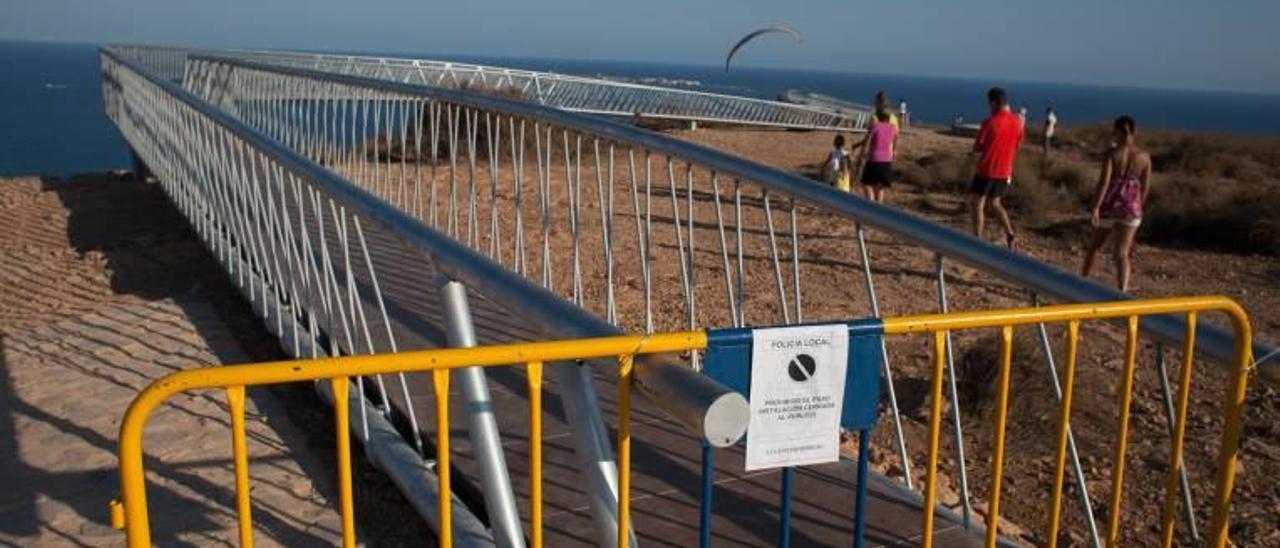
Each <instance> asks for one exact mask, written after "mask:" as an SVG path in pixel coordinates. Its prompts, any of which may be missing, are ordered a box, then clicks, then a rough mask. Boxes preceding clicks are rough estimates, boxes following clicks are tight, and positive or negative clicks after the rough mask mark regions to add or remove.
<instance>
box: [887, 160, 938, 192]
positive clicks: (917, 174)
mask: <svg viewBox="0 0 1280 548" xmlns="http://www.w3.org/2000/svg"><path fill="white" fill-rule="evenodd" d="M896 171H897V176H898V181H899V182H901V183H902V184H905V185H911V186H915V187H919V188H921V189H928V188H929V187H931V186H933V182H934V181H935V179H934V177H933V174H931V173H929V170H927V169H925V168H923V167H921V166H920V164H917V163H915V162H903V163H902V165H901V166H900V167H898V168H896Z"/></svg>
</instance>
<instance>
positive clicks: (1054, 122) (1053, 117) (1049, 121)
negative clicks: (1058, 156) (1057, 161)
mask: <svg viewBox="0 0 1280 548" xmlns="http://www.w3.org/2000/svg"><path fill="white" fill-rule="evenodd" d="M1057 129H1058V113H1057V112H1054V111H1053V107H1049V108H1048V109H1046V110H1045V111H1044V135H1043V137H1044V140H1043V141H1042V142H1041V146H1042V147H1043V148H1044V153H1045V154H1049V149H1050V148H1052V147H1053V133H1054V132H1055V131H1057Z"/></svg>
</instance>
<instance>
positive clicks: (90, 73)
mask: <svg viewBox="0 0 1280 548" xmlns="http://www.w3.org/2000/svg"><path fill="white" fill-rule="evenodd" d="M398 55H402V56H410V57H413V56H416V57H426V58H437V59H448V60H456V61H461V62H473V63H482V64H491V65H499V66H510V67H513V68H524V69H532V70H544V71H551V72H562V73H567V74H577V75H583V76H592V77H605V78H610V79H616V80H619V81H629V82H638V83H646V84H654V85H672V86H675V87H686V88H688V87H696V89H698V90H701V91H708V92H713V93H727V94H737V95H745V96H750V97H757V98H763V99H776V98H777V96H778V95H779V94H780V93H782V92H783V91H785V90H788V89H798V90H805V91H812V92H817V93H822V94H824V95H830V96H833V97H837V98H840V99H844V100H849V101H853V102H868V101H869V100H870V97H871V96H872V95H873V94H874V93H875V92H876V91H878V90H886V91H887V92H888V93H889V94H890V96H891V97H892V102H893V104H894V105H896V104H897V102H898V100H899V99H901V98H906V99H907V101H908V106H909V108H910V110H911V112H912V120H913V121H914V122H916V123H918V124H929V125H935V126H946V125H948V124H949V123H950V121H951V120H952V119H953V118H954V116H955V115H956V114H962V115H964V117H965V118H966V119H967V120H980V119H981V118H982V117H983V113H982V109H983V102H982V94H983V93H984V92H985V91H986V88H987V87H988V86H990V85H994V84H999V85H1004V86H1006V87H1008V89H1009V91H1010V95H1011V97H1012V100H1013V102H1014V104H1015V106H1025V107H1027V109H1028V110H1029V112H1030V122H1031V124H1032V125H1037V124H1038V123H1039V122H1040V120H1041V118H1042V117H1043V112H1044V109H1045V108H1046V107H1047V106H1050V105H1052V106H1054V107H1055V108H1056V109H1057V111H1058V113H1059V116H1060V119H1061V123H1062V125H1063V127H1078V126H1087V125H1091V124H1096V123H1103V122H1105V121H1107V120H1110V119H1111V118H1113V117H1115V116H1116V115H1119V114H1129V115H1131V116H1134V117H1135V118H1137V119H1138V122H1139V125H1140V127H1142V128H1158V129H1168V130H1178V131H1192V132H1211V133H1226V134H1233V135H1253V136H1275V137H1280V95H1265V94H1251V93H1245V92H1216V91H1186V90H1173V89H1140V88H1124V87H1107V86H1086V85H1080V84H1052V83H1037V82H998V81H986V80H976V79H957V78H934V77H924V76H900V75H887V74H856V73H846V72H833V71H819V70H785V69H772V68H750V67H742V68H734V70H733V71H731V72H729V73H725V72H724V70H723V69H722V68H720V67H711V66H691V65H674V64H656V63H636V62H606V61H591V60H567V59H534V58H525V59H521V58H494V57H474V56H458V55H445V54H438V55H437V54H421V53H401V54H398ZM0 61H2V62H3V63H2V64H3V66H4V67H5V70H6V74H5V78H4V80H3V81H0V119H3V120H6V121H7V126H6V128H5V129H3V130H0V175H15V174H48V175H69V174H72V173H79V172H91V171H106V170H110V169H117V168H123V167H127V166H128V149H127V148H126V147H125V145H124V142H123V141H122V140H121V139H120V136H119V134H118V133H117V131H116V129H115V128H114V126H112V125H111V124H110V122H109V121H108V120H107V119H106V116H105V115H104V114H103V112H102V103H101V96H100V87H101V84H100V81H99V75H98V58H97V46H95V45H92V44H72V43H56V42H14V41H0Z"/></svg>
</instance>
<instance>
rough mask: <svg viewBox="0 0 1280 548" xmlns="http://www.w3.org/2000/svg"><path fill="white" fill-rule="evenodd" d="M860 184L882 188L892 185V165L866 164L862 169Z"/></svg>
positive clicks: (880, 163) (885, 163)
mask: <svg viewBox="0 0 1280 548" xmlns="http://www.w3.org/2000/svg"><path fill="white" fill-rule="evenodd" d="M862 184H864V185H871V186H883V187H887V186H889V185H891V184H893V163H892V162H867V165H866V166H865V167H863V168H862Z"/></svg>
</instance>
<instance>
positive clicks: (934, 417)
mask: <svg viewBox="0 0 1280 548" xmlns="http://www.w3.org/2000/svg"><path fill="white" fill-rule="evenodd" d="M1199 312H1222V313H1225V314H1226V315H1227V316H1228V317H1229V318H1230V320H1231V326H1232V329H1233V331H1234V334H1235V356H1234V358H1233V360H1232V362H1233V363H1232V364H1231V365H1232V368H1233V369H1232V375H1231V377H1230V378H1229V380H1228V383H1227V387H1226V394H1225V400H1224V403H1225V404H1224V406H1223V407H1224V409H1223V413H1224V416H1225V417H1224V418H1225V422H1224V426H1223V432H1222V440H1221V442H1220V445H1219V449H1218V470H1217V481H1216V487H1215V491H1214V497H1213V499H1212V501H1211V504H1212V508H1213V516H1212V518H1211V520H1210V527H1209V531H1208V545H1209V546H1213V547H1218V548H1221V547H1223V546H1225V545H1226V544H1227V524H1228V523H1227V514H1228V510H1229V508H1230V502H1231V491H1232V487H1233V483H1234V481H1235V470H1236V452H1237V449H1238V447H1239V443H1240V428H1241V420H1242V417H1243V413H1244V398H1245V390H1246V388H1247V386H1248V381H1249V363H1250V359H1251V358H1250V345H1251V344H1252V342H1251V333H1250V328H1249V320H1248V318H1247V317H1246V316H1245V313H1244V310H1243V309H1241V308H1240V306H1239V305H1237V304H1236V303H1235V302H1234V301H1231V300H1230V299H1227V298H1224V297H1188V298H1176V299H1152V300H1135V301H1121V302H1114V303H1098V304H1076V305H1061V306H1046V307H1039V308H1020V309H1011V310H993V311H985V312H960V313H951V314H934V315H923V316H908V317H900V318H886V319H885V320H884V331H885V334H886V335H890V334H904V333H928V334H931V335H932V336H933V341H932V343H933V378H932V379H931V380H932V382H931V384H930V388H931V390H932V394H931V397H932V398H933V399H932V406H931V407H930V415H929V457H928V460H927V467H928V468H927V471H926V478H925V500H924V508H933V507H934V504H935V502H936V498H937V490H936V486H935V484H936V481H937V467H938V446H939V436H940V434H941V432H940V431H941V422H942V420H941V417H942V395H943V394H942V378H943V377H942V375H943V372H944V368H945V357H944V344H945V341H946V336H947V334H948V332H950V331H955V330H964V329H982V328H999V329H1000V340H1001V351H1000V361H999V376H998V380H997V383H998V384H997V394H996V411H995V413H996V416H995V433H994V436H993V437H994V440H993V450H992V464H991V495H990V501H989V509H990V511H989V513H988V516H987V523H988V524H989V525H988V528H987V535H986V546H988V547H994V546H995V545H996V532H997V527H996V524H997V523H999V516H1000V482H1001V479H1002V478H1001V475H1002V471H1003V466H1004V441H1005V440H1004V430H1005V421H1006V418H1007V412H1008V399H1009V370H1010V362H1011V354H1012V346H1013V328H1014V326H1018V325H1028V324H1041V323H1060V322H1066V323H1067V362H1066V367H1065V370H1064V372H1063V376H1064V380H1063V394H1062V402H1061V404H1060V406H1059V415H1058V431H1057V434H1058V436H1057V451H1056V454H1055V458H1056V460H1055V461H1054V477H1053V486H1052V489H1053V492H1052V494H1051V497H1050V502H1051V506H1050V512H1049V519H1048V523H1047V524H1046V531H1045V533H1046V534H1045V538H1046V539H1047V542H1048V545H1049V546H1051V547H1052V546H1056V545H1057V539H1058V529H1059V525H1060V520H1061V509H1062V507H1061V498H1062V483H1063V472H1064V471H1063V469H1064V466H1065V462H1066V451H1067V430H1068V424H1069V418H1070V415H1071V397H1072V392H1073V385H1074V380H1075V367H1076V350H1077V345H1078V339H1079V334H1080V322H1081V321H1084V320H1106V319H1124V320H1125V321H1126V328H1127V332H1128V337H1127V341H1126V345H1125V367H1124V377H1123V379H1122V386H1121V388H1120V392H1119V400H1120V401H1119V402H1118V405H1119V412H1118V413H1117V416H1118V417H1119V418H1118V421H1119V423H1118V425H1117V434H1116V444H1115V453H1114V455H1113V461H1112V473H1111V498H1110V501H1109V503H1110V510H1109V512H1108V516H1109V520H1108V523H1107V528H1106V530H1105V540H1106V544H1107V546H1108V547H1113V546H1116V544H1117V543H1118V542H1119V533H1120V515H1121V512H1120V503H1121V500H1122V497H1121V495H1122V494H1123V491H1124V461H1125V450H1126V449H1127V446H1128V433H1129V407H1130V403H1131V397H1132V393H1133V375H1134V369H1135V367H1136V362H1137V348H1138V321H1139V318H1140V317H1142V316H1150V315H1160V314H1186V317H1187V330H1186V335H1185V337H1184V341H1183V353H1182V356H1183V361H1182V370H1181V373H1180V375H1179V389H1178V390H1179V391H1178V396H1177V402H1176V405H1177V409H1176V411H1175V414H1174V420H1175V424H1174V434H1173V438H1172V440H1171V444H1170V445H1171V455H1170V464H1169V471H1168V476H1166V480H1165V497H1164V506H1163V509H1162V512H1163V513H1162V515H1161V543H1162V546H1166V547H1168V546H1171V545H1172V544H1173V527H1174V509H1175V507H1176V493H1177V491H1176V490H1177V482H1178V473H1179V470H1180V468H1181V467H1182V456H1183V442H1184V436H1185V433H1186V417H1187V398H1188V392H1189V389H1190V384H1191V367H1192V363H1193V359H1192V358H1193V355H1194V353H1193V351H1194V349H1195V325H1196V315H1197V313H1199ZM923 514H924V516H923V521H924V537H923V539H922V542H921V544H922V545H923V546H926V547H929V546H932V545H933V520H934V517H933V512H928V511H926V512H924V513H923Z"/></svg>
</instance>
